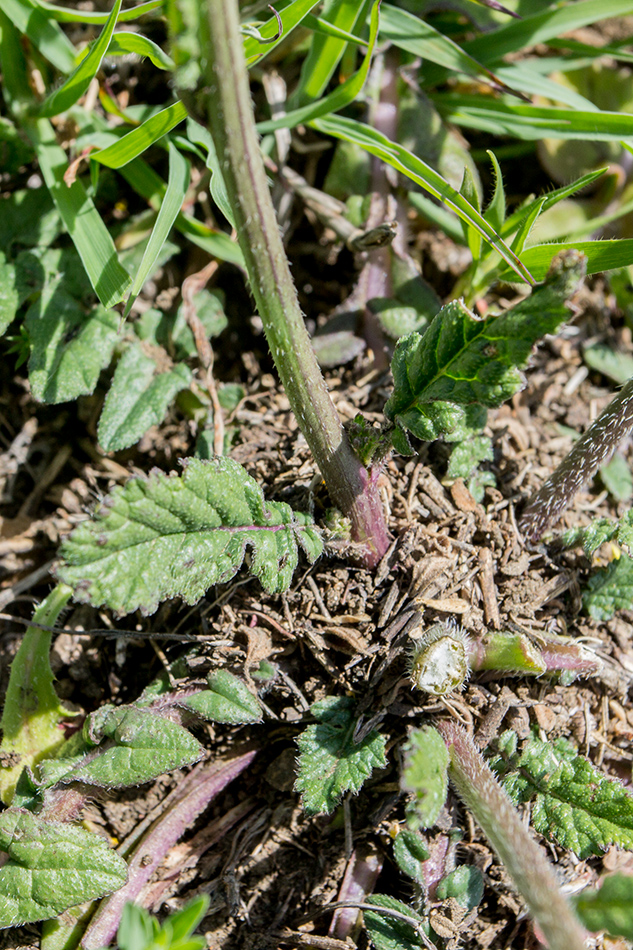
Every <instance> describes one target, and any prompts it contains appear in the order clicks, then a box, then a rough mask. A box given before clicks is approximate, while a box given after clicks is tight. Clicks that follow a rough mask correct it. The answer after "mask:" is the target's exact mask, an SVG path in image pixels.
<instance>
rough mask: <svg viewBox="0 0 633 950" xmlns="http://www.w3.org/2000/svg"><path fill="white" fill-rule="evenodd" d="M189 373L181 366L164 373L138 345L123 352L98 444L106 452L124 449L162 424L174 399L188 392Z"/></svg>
mask: <svg viewBox="0 0 633 950" xmlns="http://www.w3.org/2000/svg"><path fill="white" fill-rule="evenodd" d="M190 382H191V370H190V369H189V367H187V366H185V365H184V364H182V363H179V364H177V365H176V366H174V367H173V368H172V369H171V370H168V371H167V372H165V373H160V372H158V367H157V365H156V362H155V361H154V360H153V359H152V358H151V357H150V356H147V354H146V353H145V351H144V349H143V347H142V346H141V344H140V343H137V344H134V345H133V346H130V347H129V349H127V350H126V351H125V353H124V354H123V356H122V357H121V359H120V360H119V363H118V365H117V368H116V370H115V373H114V378H113V380H112V386H111V387H110V391H109V392H108V395H107V396H106V400H105V403H104V406H103V412H102V413H101V418H100V419H99V428H98V435H99V443H100V444H101V446H102V447H103V448H104V449H105V451H106V452H118V451H119V450H120V449H126V448H128V447H129V446H130V445H134V443H135V442H138V440H139V439H140V438H141V437H142V436H143V435H144V434H145V433H146V432H147V430H148V429H149V427H150V426H153V425H158V424H159V423H161V422H162V421H163V419H164V418H165V415H166V413H167V409H168V408H169V405H170V403H171V401H172V400H173V398H174V396H175V395H176V394H177V393H179V392H180V391H181V390H182V389H187V387H188V386H189V383H190Z"/></svg>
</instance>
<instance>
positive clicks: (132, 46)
mask: <svg viewBox="0 0 633 950" xmlns="http://www.w3.org/2000/svg"><path fill="white" fill-rule="evenodd" d="M120 19H121V18H120V17H119V21H120ZM126 53H136V55H137V56H146V57H147V58H148V59H149V60H151V61H152V63H153V64H154V66H156V67H157V69H168V70H172V69H173V68H174V65H175V64H174V61H173V59H172V58H171V56H168V55H167V53H165V52H164V51H163V50H162V49H161V48H160V46H158V44H157V43H154V42H152V40H150V39H148V37H147V36H143V34H142V33H129V32H128V31H127V30H119V31H118V32H117V33H115V34H114V36H113V37H112V39H111V40H110V45H109V46H108V53H107V55H108V56H123V55H125V54H126Z"/></svg>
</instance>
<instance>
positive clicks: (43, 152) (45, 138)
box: [24, 119, 130, 308]
mask: <svg viewBox="0 0 633 950" xmlns="http://www.w3.org/2000/svg"><path fill="white" fill-rule="evenodd" d="M24 129H25V131H26V133H27V135H28V136H29V138H30V140H31V142H32V143H33V146H34V148H35V151H36V153H37V157H38V160H39V163H40V170H41V172H42V175H43V176H44V181H45V182H46V185H47V187H48V189H49V191H50V193H51V196H52V198H53V201H54V202H55V205H56V207H57V210H58V211H59V213H60V216H61V218H62V221H63V222H64V224H65V226H66V230H67V231H68V233H69V235H70V237H71V239H72V242H73V244H74V245H75V247H76V249H77V252H78V254H79V256H80V258H81V260H82V262H83V265H84V267H85V269H86V273H87V274H88V277H89V278H90V283H91V284H92V286H93V288H94V291H95V293H96V295H97V297H98V298H99V300H100V301H101V303H102V304H103V306H104V307H106V308H109V307H113V306H114V305H115V304H116V303H118V302H119V301H120V300H122V299H123V297H124V295H125V291H126V290H127V288H128V286H129V284H130V276H129V274H128V273H127V271H126V270H125V268H124V267H123V266H122V265H121V263H120V262H119V259H118V257H117V252H116V249H115V247H114V243H113V241H112V238H111V237H110V233H109V231H108V229H107V227H106V226H105V224H104V222H103V220H102V218H101V215H100V214H99V212H98V211H97V209H96V208H95V206H94V204H93V201H92V198H90V197H89V196H88V195H87V194H86V190H85V188H84V186H83V184H82V183H81V182H80V181H75V182H74V183H73V184H72V185H71V186H70V187H68V185H66V183H65V182H64V172H65V171H66V169H67V167H68V159H67V158H66V153H65V152H64V150H63V148H61V147H60V146H59V145H58V144H57V138H56V136H55V132H54V130H53V127H52V125H51V124H50V122H49V121H48V119H31V120H27V121H26V122H25V123H24Z"/></svg>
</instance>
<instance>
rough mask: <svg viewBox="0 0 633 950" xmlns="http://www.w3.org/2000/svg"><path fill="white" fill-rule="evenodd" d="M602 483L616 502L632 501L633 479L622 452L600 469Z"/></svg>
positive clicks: (617, 453)
mask: <svg viewBox="0 0 633 950" xmlns="http://www.w3.org/2000/svg"><path fill="white" fill-rule="evenodd" d="M600 481H601V482H602V484H603V485H604V487H605V488H606V489H607V491H608V492H609V494H610V495H611V497H612V498H613V500H614V501H630V500H631V498H632V497H633V478H632V477H631V469H630V468H629V465H628V462H627V461H626V459H625V458H624V456H623V455H622V454H621V453H620V452H616V453H615V455H614V456H613V458H612V459H611V460H610V461H609V462H607V464H606V465H603V466H602V468H601V469H600Z"/></svg>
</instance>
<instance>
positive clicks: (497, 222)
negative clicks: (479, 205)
mask: <svg viewBox="0 0 633 950" xmlns="http://www.w3.org/2000/svg"><path fill="white" fill-rule="evenodd" d="M488 157H489V158H490V161H491V162H492V167H493V169H494V178H495V190H494V192H493V195H492V198H491V199H490V204H489V205H488V207H487V208H486V210H485V212H484V218H485V219H486V221H488V223H489V224H490V225H491V226H492V227H493V228H494V229H495V231H500V230H501V228H502V226H503V222H504V221H505V219H506V195H505V190H504V187H503V176H502V174H501V169H500V168H499V162H498V161H497V156H496V155H495V154H494V152H491V151H490V149H488Z"/></svg>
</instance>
